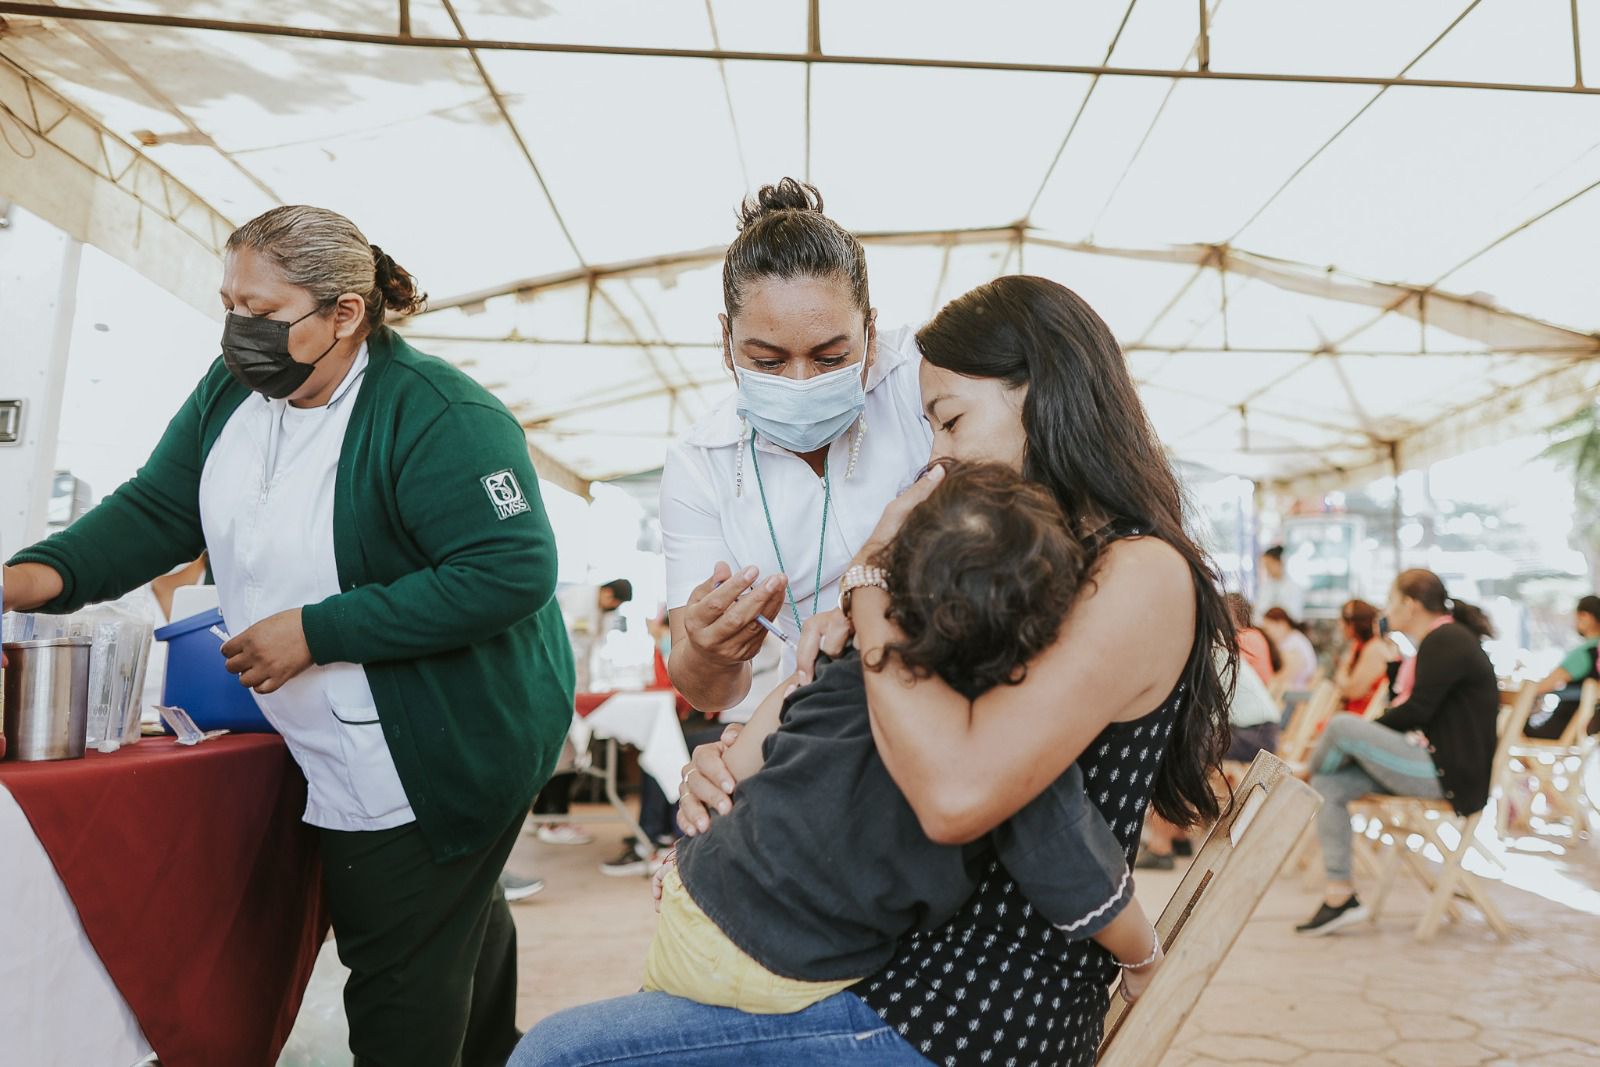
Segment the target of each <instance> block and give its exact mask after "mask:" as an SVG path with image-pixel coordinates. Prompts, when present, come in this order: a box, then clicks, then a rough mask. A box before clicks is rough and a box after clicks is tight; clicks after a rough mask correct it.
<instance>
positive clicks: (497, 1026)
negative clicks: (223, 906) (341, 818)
mask: <svg viewBox="0 0 1600 1067" xmlns="http://www.w3.org/2000/svg"><path fill="white" fill-rule="evenodd" d="M521 827H522V813H521V812H520V811H519V812H518V813H517V817H516V819H515V820H513V821H512V822H511V823H510V824H509V825H508V826H507V827H506V829H505V832H504V833H502V834H501V835H500V837H499V838H498V839H497V840H496V841H495V842H494V843H493V844H491V845H490V846H489V847H487V848H485V849H482V850H480V851H478V852H475V853H473V854H471V855H469V856H463V857H460V858H458V859H453V860H450V861H449V862H446V863H435V862H434V860H433V856H432V854H431V852H430V851H429V849H428V846H427V844H426V843H425V842H424V841H423V839H422V832H421V831H420V830H418V829H417V827H416V824H415V823H413V824H411V825H409V826H402V827H398V828H396V829H393V830H371V831H363V832H346V831H340V830H323V831H321V843H322V864H323V874H322V878H323V885H324V887H325V888H326V890H327V895H328V908H329V911H330V912H331V914H332V916H333V932H334V936H335V938H336V939H337V942H338V949H339V959H341V960H342V961H344V964H345V966H346V967H349V968H350V972H351V973H350V980H349V982H347V983H346V984H345V988H344V1006H345V1014H346V1015H347V1016H348V1017H349V1020H350V1051H351V1052H353V1053H355V1062H356V1067H504V1064H505V1062H506V1058H507V1057H508V1056H510V1054H511V1050H512V1049H513V1048H515V1047H516V1044H517V1040H518V1038H519V1037H520V1036H521V1035H520V1034H519V1033H518V1031H517V1027H516V1010H517V931H516V927H515V926H514V925H513V924H512V921H511V911H510V909H509V908H507V907H506V898H505V894H503V893H502V892H501V891H500V871H501V870H502V869H503V868H504V867H505V862H506V857H507V856H508V855H510V853H511V846H512V845H513V844H514V843H515V842H516V840H517V833H518V831H519V830H520V829H521Z"/></svg>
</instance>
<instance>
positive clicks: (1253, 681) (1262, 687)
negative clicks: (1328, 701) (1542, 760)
mask: <svg viewBox="0 0 1600 1067" xmlns="http://www.w3.org/2000/svg"><path fill="white" fill-rule="evenodd" d="M1283 559H1284V550H1283V548H1282V546H1279V545H1274V546H1272V547H1271V548H1268V549H1267V550H1266V551H1265V552H1264V553H1262V556H1261V560H1260V562H1261V573H1260V576H1259V578H1258V581H1257V585H1256V588H1257V595H1258V600H1257V602H1256V603H1255V604H1254V605H1252V604H1251V603H1250V601H1249V600H1247V599H1246V598H1245V597H1244V596H1243V595H1242V594H1240V593H1229V594H1228V596H1227V603H1228V608H1229V612H1230V614H1231V616H1232V620H1233V625H1234V634H1235V638H1236V640H1237V643H1238V649H1239V666H1238V672H1237V677H1236V682H1235V690H1234V696H1233V702H1232V705H1231V707H1230V716H1229V718H1230V722H1231V726H1232V743H1231V746H1230V748H1229V751H1228V755H1227V760H1228V761H1230V762H1235V763H1238V764H1245V763H1248V762H1249V761H1250V760H1252V759H1253V758H1254V757H1255V755H1256V753H1257V752H1261V751H1266V752H1275V751H1277V750H1278V746H1279V738H1280V736H1281V734H1282V729H1283V727H1284V726H1286V725H1287V724H1288V722H1290V721H1291V720H1292V718H1293V716H1294V715H1295V714H1296V713H1297V711H1299V709H1300V708H1301V706H1302V705H1303V704H1305V703H1306V701H1307V699H1308V697H1309V696H1310V695H1311V691H1312V690H1313V689H1314V688H1315V687H1316V686H1318V685H1323V686H1328V685H1331V686H1332V688H1333V691H1334V692H1333V695H1332V700H1333V701H1334V704H1333V708H1334V709H1335V711H1336V713H1335V714H1333V716H1332V718H1331V719H1328V720H1327V722H1326V723H1325V724H1324V725H1319V726H1318V727H1317V731H1318V732H1317V737H1316V744H1315V747H1314V749H1313V750H1312V752H1311V754H1310V758H1309V760H1308V761H1307V762H1306V763H1305V765H1303V766H1301V767H1298V768H1296V769H1297V771H1298V772H1299V773H1301V774H1302V775H1303V776H1304V777H1307V778H1309V780H1310V782H1311V784H1312V786H1313V787H1314V788H1315V789H1316V790H1317V791H1318V792H1319V793H1320V794H1321V795H1322V797H1323V800H1324V806H1323V808H1322V811H1321V814H1320V815H1319V820H1318V835H1319V840H1320V843H1321V846H1322V854H1323V863H1324V866H1325V869H1326V872H1327V885H1326V892H1325V894H1324V900H1323V903H1322V905H1321V906H1320V907H1319V909H1318V911H1317V913H1316V915H1314V916H1313V917H1312V919H1311V920H1310V921H1308V922H1306V923H1303V924H1301V925H1300V926H1299V927H1297V929H1298V930H1299V931H1300V932H1301V933H1304V934H1308V935H1312V936H1321V935H1324V934H1329V933H1333V932H1335V931H1337V930H1340V929H1343V928H1345V927H1348V926H1350V925H1353V924H1355V923H1357V922H1360V921H1361V920H1362V919H1364V918H1366V916H1367V912H1366V909H1365V908H1364V907H1363V906H1362V905H1361V902H1360V900H1359V898H1358V897H1357V895H1356V890H1355V886H1354V884H1353V882H1352V881H1351V872H1350V859H1351V844H1350V834H1351V822H1350V811H1349V804H1350V802H1351V801H1353V800H1355V799H1357V798H1359V797H1362V796H1366V795H1368V794H1373V793H1379V794H1391V795H1399V796H1409V797H1420V798H1423V799H1430V800H1442V801H1447V802H1448V803H1449V804H1450V806H1451V807H1452V809H1453V810H1454V811H1455V812H1456V813H1457V814H1459V815H1462V816H1468V815H1471V814H1473V813H1475V812H1477V811H1479V810H1481V809H1482V808H1483V807H1484V806H1485V804H1486V803H1487V800H1488V795H1489V781H1490V777H1491V773H1492V770H1493V768H1492V761H1493V754H1494V751H1495V746H1496V740H1497V737H1496V729H1497V726H1496V724H1497V718H1498V715H1499V711H1500V708H1501V703H1502V700H1501V683H1500V680H1499V679H1498V678H1497V677H1496V674H1495V671H1494V667H1493V665H1492V664H1491V662H1490V660H1489V657H1488V655H1487V653H1486V652H1485V651H1484V648H1483V641H1484V640H1486V639H1488V638H1491V637H1493V636H1494V630H1493V627H1492V626H1491V624H1490V623H1489V620H1488V618H1487V617H1486V616H1485V615H1484V613H1483V612H1482V611H1480V610H1479V609H1477V608H1476V607H1473V606H1472V605H1470V604H1466V603H1463V602H1461V601H1458V600H1455V599H1452V598H1451V597H1450V596H1449V594H1448V592H1447V591H1446V588H1445V584H1444V582H1443V581H1442V580H1441V579H1440V578H1439V577H1438V576H1437V575H1436V574H1434V573H1433V572H1432V571H1427V570H1408V571H1405V572H1403V573H1402V574H1401V575H1400V576H1399V577H1398V578H1397V579H1396V581H1395V584H1394V586H1393V587H1392V589H1391V591H1390V595H1389V598H1388V601H1387V603H1386V605H1385V607H1384V608H1382V609H1380V608H1378V607H1377V606H1375V605H1373V604H1370V603H1368V602H1367V601H1364V600H1360V599H1352V600H1349V601H1346V602H1345V603H1344V604H1343V605H1342V606H1341V607H1340V609H1339V625H1338V630H1337V634H1338V640H1337V644H1335V645H1334V646H1333V647H1329V648H1325V649H1323V650H1322V651H1323V652H1324V653H1326V655H1325V656H1319V654H1318V651H1319V650H1318V649H1317V648H1316V647H1315V645H1314V644H1313V642H1312V640H1311V634H1310V633H1309V632H1308V627H1307V626H1306V623H1305V620H1304V619H1303V618H1302V616H1301V614H1300V613H1301V612H1302V611H1303V610H1304V605H1305V602H1306V595H1305V590H1304V589H1303V588H1302V587H1301V586H1299V585H1297V584H1296V583H1295V582H1294V580H1293V579H1292V578H1291V577H1290V576H1289V575H1288V574H1287V572H1286V570H1285V567H1284V562H1283ZM1573 627H1574V629H1575V630H1576V631H1577V633H1578V636H1579V637H1580V638H1581V643H1580V644H1578V645H1577V646H1576V647H1574V648H1573V649H1571V650H1570V651H1569V652H1568V653H1567V654H1566V655H1565V657H1564V658H1563V659H1562V661H1561V664H1560V666H1558V667H1557V668H1556V669H1555V670H1553V671H1551V672H1550V674H1549V675H1547V676H1546V677H1545V678H1544V679H1543V680H1542V681H1540V682H1539V683H1538V686H1537V694H1538V696H1539V697H1540V698H1541V702H1540V703H1539V704H1538V705H1537V706H1536V709H1535V712H1534V714H1533V715H1532V717H1531V718H1530V719H1529V721H1528V724H1527V726H1526V728H1525V731H1524V732H1525V735H1526V736H1527V737H1529V738H1535V739H1547V740H1549V739H1555V738H1559V737H1561V736H1562V734H1563V732H1564V731H1565V730H1566V729H1567V727H1568V726H1569V724H1570V723H1571V721H1572V717H1573V715H1574V714H1575V713H1576V711H1577V708H1578V705H1579V700H1580V697H1581V690H1582V685H1583V683H1584V682H1585V681H1586V680H1589V679H1600V669H1597V662H1596V660H1597V649H1600V596H1593V595H1591V596H1585V597H1583V598H1582V599H1581V600H1580V601H1579V602H1578V605H1577V609H1576V611H1575V613H1574V616H1573ZM1391 634H1394V635H1401V637H1402V639H1403V641H1404V645H1403V646H1402V644H1401V642H1397V641H1396V640H1393V639H1392V638H1391ZM1326 706H1327V705H1324V707H1326ZM1590 730H1591V732H1596V731H1597V730H1600V721H1597V722H1596V723H1594V724H1592V725H1591V727H1590ZM1225 766H1226V765H1225ZM1191 852H1192V846H1191V845H1190V842H1189V841H1188V839H1187V837H1186V836H1185V835H1183V834H1182V833H1181V832H1179V831H1178V829H1177V828H1176V827H1174V826H1172V825H1170V824H1167V823H1165V822H1163V821H1162V820H1161V819H1160V818H1159V817H1156V816H1152V817H1151V818H1150V819H1149V820H1147V822H1146V825H1145V828H1144V833H1143V836H1142V842H1141V848H1140V853H1139V859H1138V864H1137V866H1139V867H1141V868H1145V869H1155V870H1169V869H1172V868H1173V867H1174V866H1175V863H1176V860H1175V857H1178V856H1185V855H1189V854H1191Z"/></svg>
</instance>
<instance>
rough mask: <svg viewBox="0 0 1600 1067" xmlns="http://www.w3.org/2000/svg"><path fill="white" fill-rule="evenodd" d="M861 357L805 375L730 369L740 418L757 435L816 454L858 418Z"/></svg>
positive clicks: (862, 398) (863, 392) (863, 401)
mask: <svg viewBox="0 0 1600 1067" xmlns="http://www.w3.org/2000/svg"><path fill="white" fill-rule="evenodd" d="M866 365H867V361H866V359H865V357H863V358H862V360H861V362H860V363H859V364H857V365H855V366H850V367H840V368H839V369H838V370H832V371H828V372H827V373H826V374H819V375H817V376H816V377H814V378H807V379H806V380H805V381H803V382H797V381H794V380H793V379H791V378H785V377H783V376H782V375H779V374H762V373H761V372H760V371H751V370H746V369H744V368H743V367H739V366H735V367H734V377H735V378H736V379H737V380H738V383H739V408H738V410H739V417H740V418H742V419H748V420H749V422H750V425H751V426H754V427H755V428H756V429H757V430H759V431H760V432H761V436H763V437H765V438H766V439H767V440H769V441H771V442H772V443H773V444H775V445H778V446H779V447H781V448H787V449H788V450H789V451H791V452H798V453H802V454H803V453H806V452H815V451H816V450H817V449H819V448H821V447H822V446H824V445H827V444H831V443H832V442H833V441H834V440H835V439H837V438H838V436H839V435H840V434H842V433H844V432H845V431H846V430H848V429H849V428H850V424H851V423H853V422H855V421H856V419H858V418H860V417H861V412H862V411H863V410H864V409H865V408H866V406H867V387H866V383H865V380H864V379H865V377H866Z"/></svg>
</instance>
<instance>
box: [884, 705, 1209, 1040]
mask: <svg viewBox="0 0 1600 1067" xmlns="http://www.w3.org/2000/svg"><path fill="white" fill-rule="evenodd" d="M1182 701H1183V687H1182V685H1180V686H1179V687H1178V689H1177V690H1175V691H1174V692H1173V693H1172V695H1171V696H1169V697H1168V698H1167V701H1166V703H1164V704H1162V705H1161V706H1160V707H1159V708H1157V709H1156V710H1154V711H1152V712H1150V713H1149V714H1148V715H1145V716H1144V717H1143V718H1140V719H1136V720H1134V721H1132V722H1125V723H1113V724H1111V726H1109V727H1107V728H1106V729H1105V730H1104V731H1102V732H1101V734H1100V736H1099V737H1097V738H1096V739H1095V740H1094V742H1093V743H1092V744H1091V745H1090V746H1089V748H1088V749H1087V750H1086V751H1085V752H1084V754H1083V755H1082V756H1080V757H1079V758H1078V766H1079V767H1080V768H1082V770H1083V775H1084V783H1083V784H1084V789H1085V791H1086V792H1087V793H1088V794H1089V797H1090V799H1091V800H1093V801H1094V802H1095V804H1096V806H1098V807H1099V809H1100V812H1101V814H1103V815H1104V816H1105V818H1106V822H1107V823H1109V824H1110V826H1111V829H1112V831H1113V832H1114V833H1115V834H1116V835H1117V838H1118V839H1119V840H1120V841H1121V842H1122V844H1123V846H1124V847H1125V848H1126V850H1127V854H1128V863H1129V865H1130V866H1131V865H1132V863H1133V860H1134V857H1135V854H1136V853H1137V851H1138V847H1139V829H1140V827H1141V826H1142V825H1143V823H1144V813H1145V809H1146V807H1147V806H1148V804H1149V800H1150V792H1151V789H1152V787H1153V784H1154V782H1155V777H1156V771H1157V770H1158V769H1159V768H1160V766H1161V760H1162V758H1163V756H1164V755H1165V754H1166V750H1167V739H1168V737H1169V736H1170V735H1171V733H1172V726H1173V723H1174V721H1175V720H1176V718H1177V714H1178V709H1179V707H1180V706H1181V704H1182ZM1116 974H1117V967H1116V963H1115V962H1114V961H1113V960H1112V958H1111V954H1110V953H1108V952H1107V951H1106V950H1105V949H1103V948H1101V947H1100V946H1099V945H1097V944H1095V943H1094V942H1093V941H1069V940H1067V937H1066V935H1064V934H1063V933H1062V932H1061V931H1060V930H1057V929H1056V928H1055V927H1054V926H1052V925H1051V924H1050V923H1049V922H1047V921H1046V920H1045V919H1044V918H1043V917H1042V916H1038V915H1036V914H1035V913H1034V910H1033V906H1032V905H1031V904H1029V903H1028V901H1027V900H1026V899H1025V898H1024V897H1023V896H1022V894H1021V893H1020V892H1019V891H1018V889H1017V887H1016V884H1015V883H1014V882H1012V881H1011V879H1010V878H1009V877H1007V875H1006V870H1005V868H1004V867H1002V866H1001V865H1000V864H999V863H998V862H994V863H991V864H990V865H989V869H988V872H987V873H986V874H985V876H984V878H983V880H982V883H981V884H980V885H979V887H978V891H977V892H976V893H975V894H973V896H972V899H971V900H970V901H968V902H967V905H966V906H965V908H963V909H962V911H961V913H960V914H958V915H957V916H956V917H955V918H954V919H952V920H951V921H950V922H949V923H948V924H946V925H945V926H943V927H941V928H939V929H938V930H935V931H932V932H931V933H925V934H915V935H912V936H911V937H908V938H906V939H905V940H904V941H903V942H902V943H901V945H900V949H899V951H898V953H897V954H896V956H895V959H894V960H893V962H891V963H890V964H889V965H888V966H887V967H885V968H884V969H883V970H881V971H879V972H878V973H877V974H875V975H873V976H872V977H870V978H868V979H866V980H864V981H863V982H862V983H861V984H860V985H858V986H856V987H855V992H856V993H857V994H858V995H859V996H860V997H861V998H862V999H863V1000H865V1001H866V1002H867V1004H868V1005H869V1006H871V1008H872V1009H873V1010H874V1011H876V1012H877V1013H878V1014H879V1015H880V1016H882V1017H883V1019H884V1021H885V1022H887V1023H888V1024H889V1025H891V1026H893V1027H894V1028H895V1029H896V1030H898V1031H899V1032H900V1035H901V1036H902V1037H903V1038H905V1039H906V1041H908V1042H910V1044H911V1046H912V1047H913V1048H915V1049H917V1050H918V1051H919V1052H921V1053H922V1054H923V1055H924V1056H926V1057H927V1058H928V1059H929V1060H931V1061H932V1062H933V1063H935V1064H939V1065H942V1067H963V1065H966V1064H992V1065H994V1067H1065V1065H1077V1064H1093V1063H1094V1059H1095V1052H1096V1050H1097V1049H1098V1047H1099V1044H1100V1036H1101V1032H1102V1029H1103V1027H1104V1022H1105V1013H1106V1008H1107V1006H1108V1001H1107V993H1108V990H1109V987H1110V985H1111V983H1112V981H1113V980H1114V979H1115V978H1116Z"/></svg>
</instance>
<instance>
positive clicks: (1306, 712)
mask: <svg viewBox="0 0 1600 1067" xmlns="http://www.w3.org/2000/svg"><path fill="white" fill-rule="evenodd" d="M1338 710H1339V691H1338V690H1337V689H1335V688H1334V687H1333V683H1332V682H1323V683H1322V684H1321V685H1319V686H1317V687H1316V688H1315V689H1314V690H1312V691H1311V696H1310V697H1309V698H1308V699H1307V700H1306V702H1305V703H1304V704H1302V705H1301V706H1300V708H1299V709H1298V710H1297V711H1296V712H1295V713H1294V717H1293V718H1291V719H1290V720H1289V728H1288V729H1287V730H1285V731H1284V732H1283V733H1282V734H1281V735H1280V736H1279V738H1278V758H1279V759H1281V760H1283V761H1284V762H1285V763H1289V764H1299V763H1304V762H1305V761H1306V759H1307V758H1308V757H1309V756H1310V755H1311V749H1312V748H1313V747H1314V746H1315V745H1316V743H1317V735H1318V734H1319V733H1321V731H1322V728H1323V727H1324V726H1326V725H1327V724H1328V720H1329V719H1331V718H1333V715H1334V712H1336V711H1338Z"/></svg>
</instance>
